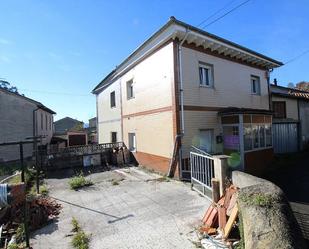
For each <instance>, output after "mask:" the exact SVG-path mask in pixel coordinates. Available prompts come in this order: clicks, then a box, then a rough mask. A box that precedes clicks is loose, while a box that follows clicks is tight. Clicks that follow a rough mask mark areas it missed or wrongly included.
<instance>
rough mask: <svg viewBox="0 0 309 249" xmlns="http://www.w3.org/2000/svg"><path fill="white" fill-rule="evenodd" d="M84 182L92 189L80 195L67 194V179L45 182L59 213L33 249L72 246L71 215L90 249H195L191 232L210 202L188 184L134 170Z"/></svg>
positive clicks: (34, 238)
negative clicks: (57, 204)
mask: <svg viewBox="0 0 309 249" xmlns="http://www.w3.org/2000/svg"><path fill="white" fill-rule="evenodd" d="M87 178H90V179H91V180H92V181H93V182H94V185H93V186H91V187H87V188H84V189H82V190H79V191H74V190H70V188H69V185H68V181H69V178H63V179H59V178H58V179H57V178H51V179H48V180H47V184H48V187H49V195H50V196H51V197H53V198H54V199H56V200H57V201H58V202H59V203H61V204H62V206H63V209H62V212H61V214H60V216H59V218H58V219H57V220H56V221H54V222H53V223H51V224H49V225H48V226H46V227H44V228H42V229H40V230H38V231H36V232H35V233H34V234H33V235H32V237H31V245H32V246H33V248H36V249H37V248H41V249H48V248H57V249H60V248H71V245H70V241H71V240H72V232H71V229H72V225H71V220H72V217H75V218H76V219H77V220H78V221H79V223H80V225H81V227H82V228H83V230H84V231H85V232H86V233H88V234H91V240H90V248H97V249H98V248H100V249H101V248H143V249H146V248H196V246H195V244H194V243H193V242H192V241H196V240H197V238H196V232H195V228H196V227H197V226H198V224H199V222H200V220H201V218H202V216H203V214H204V212H205V211H206V209H207V208H208V206H209V205H210V202H209V201H208V200H207V199H206V198H205V197H201V196H200V195H199V194H198V193H196V192H194V191H191V189H190V185H189V184H185V183H182V182H179V181H174V180H171V181H166V180H165V179H164V178H162V177H161V176H159V175H157V174H154V173H149V172H146V171H144V170H142V169H139V168H135V167H132V168H123V169H115V170H112V171H106V172H101V173H95V174H91V175H89V176H88V177H87ZM113 182H117V183H118V185H117V184H115V183H114V184H113Z"/></svg>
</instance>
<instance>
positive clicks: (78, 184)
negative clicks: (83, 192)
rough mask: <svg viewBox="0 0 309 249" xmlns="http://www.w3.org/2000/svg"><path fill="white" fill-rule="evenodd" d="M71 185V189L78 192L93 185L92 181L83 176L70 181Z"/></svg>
mask: <svg viewBox="0 0 309 249" xmlns="http://www.w3.org/2000/svg"><path fill="white" fill-rule="evenodd" d="M69 185H70V188H71V189H74V190H78V189H80V188H82V187H85V186H90V185H93V183H92V181H91V180H87V179H86V178H85V177H84V176H83V175H82V174H80V175H79V176H75V177H73V178H71V179H70V181H69Z"/></svg>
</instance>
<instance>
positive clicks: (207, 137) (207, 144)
mask: <svg viewBox="0 0 309 249" xmlns="http://www.w3.org/2000/svg"><path fill="white" fill-rule="evenodd" d="M199 137H200V149H201V150H203V151H206V152H207V153H213V152H214V150H213V137H214V131H213V130H200V136H199Z"/></svg>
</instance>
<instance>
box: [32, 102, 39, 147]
mask: <svg viewBox="0 0 309 249" xmlns="http://www.w3.org/2000/svg"><path fill="white" fill-rule="evenodd" d="M39 109H40V108H39V107H37V108H36V109H34V110H33V111H32V118H33V134H32V136H33V137H35V136H36V121H37V120H36V111H37V110H39ZM33 149H36V148H35V143H33Z"/></svg>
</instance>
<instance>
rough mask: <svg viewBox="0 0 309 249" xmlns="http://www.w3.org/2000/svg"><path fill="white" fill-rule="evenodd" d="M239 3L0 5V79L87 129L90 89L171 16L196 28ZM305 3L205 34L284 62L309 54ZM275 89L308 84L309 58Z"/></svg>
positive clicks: (277, 4) (266, 9)
mask: <svg viewBox="0 0 309 249" xmlns="http://www.w3.org/2000/svg"><path fill="white" fill-rule="evenodd" d="M242 2H244V0H234V1H231V0H216V1H215V0H200V1H197V0H190V1H176V0H175V1H173V0H164V1H163V0H161V1H158V0H152V1H145V0H144V1H134V0H130V1H123V0H118V1H104V0H0V10H1V22H0V78H2V79H5V80H7V81H9V82H11V83H12V85H14V86H16V87H17V88H18V89H19V92H20V93H23V94H25V95H26V96H27V97H30V98H33V99H35V100H37V101H40V102H42V103H43V104H44V105H46V106H47V107H49V108H51V109H53V110H54V111H55V112H57V115H56V116H55V120H58V119H60V118H63V117H66V116H70V117H72V118H76V119H79V120H83V121H84V122H88V119H89V118H92V117H94V116H95V115H96V104H95V96H94V95H92V94H91V90H92V89H93V88H94V87H95V86H96V85H97V84H98V83H99V82H100V81H101V80H102V79H103V78H104V77H105V75H106V74H108V73H109V72H110V71H111V70H113V69H114V68H115V67H116V65H119V64H120V63H121V62H122V61H123V60H124V59H125V58H126V57H127V56H128V55H129V54H130V53H132V52H133V50H134V49H136V48H137V47H138V46H139V45H140V44H141V43H142V42H144V41H145V40H146V39H147V38H149V36H150V35H152V34H153V33H154V32H155V31H157V30H158V29H159V28H160V27H161V26H162V25H164V24H165V23H166V22H167V21H168V19H169V17H170V16H175V17H176V18H177V19H179V20H181V21H184V22H187V23H189V24H192V25H194V26H196V25H198V24H199V23H201V22H202V21H203V20H205V19H207V18H209V17H210V16H212V15H213V14H214V13H215V12H217V11H218V10H220V9H221V8H223V7H226V8H225V9H224V10H222V11H221V12H219V13H218V14H217V15H215V16H214V17H212V18H210V19H209V20H208V21H207V22H206V24H207V23H210V22H211V21H213V20H215V19H216V18H217V17H220V16H221V15H223V14H224V13H226V12H227V11H229V10H230V9H232V8H233V7H235V6H237V5H239V4H241V3H242ZM308 12H309V2H308V0H295V1H291V0H272V1H266V0H251V1H249V2H248V3H246V4H244V5H243V6H241V7H240V8H238V9H237V10H235V11H233V12H232V13H230V14H228V15H226V16H225V17H223V18H222V19H220V20H218V21H216V22H214V23H213V24H211V25H209V26H208V27H206V29H205V30H206V31H208V32H211V33H213V34H216V35H218V36H221V37H223V38H226V39H228V40H231V41H233V42H236V43H238V44H240V45H243V46H245V47H248V48H250V49H253V50H255V51H257V52H260V53H263V54H265V55H267V56H269V57H272V58H274V59H277V60H279V61H282V62H287V61H289V60H291V59H293V58H295V57H297V56H298V55H300V54H302V53H303V52H304V51H308V50H309V42H308V41H309V32H308V27H309V18H308ZM271 78H272V79H273V78H277V80H278V83H279V84H280V85H284V86H285V85H287V84H288V83H289V82H293V83H297V82H299V81H303V80H305V81H309V52H308V53H306V54H304V55H303V56H301V57H298V58H297V59H296V60H294V61H293V62H291V63H288V64H287V65H285V66H283V67H281V68H279V69H275V70H274V72H273V73H272V74H271Z"/></svg>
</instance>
